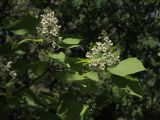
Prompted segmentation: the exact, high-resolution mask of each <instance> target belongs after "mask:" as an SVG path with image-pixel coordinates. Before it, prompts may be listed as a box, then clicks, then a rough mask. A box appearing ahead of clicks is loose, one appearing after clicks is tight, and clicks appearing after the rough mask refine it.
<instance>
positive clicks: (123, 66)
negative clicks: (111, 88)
mask: <svg viewBox="0 0 160 120" xmlns="http://www.w3.org/2000/svg"><path fill="white" fill-rule="evenodd" d="M108 70H109V72H110V73H112V74H115V75H120V76H126V75H130V74H133V73H137V72H140V71H144V70H145V68H144V66H143V64H142V63H141V61H140V60H138V59H137V58H128V59H126V60H123V61H121V62H120V63H119V64H118V65H117V66H116V67H114V68H109V69H108Z"/></svg>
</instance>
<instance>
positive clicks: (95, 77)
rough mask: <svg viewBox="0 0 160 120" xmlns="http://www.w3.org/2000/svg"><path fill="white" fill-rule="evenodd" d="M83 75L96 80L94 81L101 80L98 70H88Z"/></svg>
mask: <svg viewBox="0 0 160 120" xmlns="http://www.w3.org/2000/svg"><path fill="white" fill-rule="evenodd" d="M83 76H84V77H87V78H89V79H91V80H94V81H99V77H98V74H97V72H94V71H91V72H87V73H85V74H84V75H83Z"/></svg>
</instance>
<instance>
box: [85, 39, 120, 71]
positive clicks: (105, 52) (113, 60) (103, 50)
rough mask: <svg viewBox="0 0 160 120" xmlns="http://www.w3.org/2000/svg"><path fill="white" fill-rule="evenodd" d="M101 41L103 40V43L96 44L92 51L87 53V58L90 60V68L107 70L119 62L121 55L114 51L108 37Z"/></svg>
mask: <svg viewBox="0 0 160 120" xmlns="http://www.w3.org/2000/svg"><path fill="white" fill-rule="evenodd" d="M99 39H102V42H96V44H95V46H94V47H93V48H91V51H89V52H87V53H86V57H87V58H89V59H90V63H89V67H90V68H93V69H100V70H105V69H106V67H112V66H114V65H116V64H117V63H118V62H119V55H117V53H118V52H117V51H116V50H115V49H113V43H112V41H111V40H110V39H109V37H108V36H105V37H104V36H102V37H99Z"/></svg>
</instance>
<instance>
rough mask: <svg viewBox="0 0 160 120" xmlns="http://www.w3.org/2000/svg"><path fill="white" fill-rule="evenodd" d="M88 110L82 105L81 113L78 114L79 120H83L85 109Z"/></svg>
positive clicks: (86, 106)
mask: <svg viewBox="0 0 160 120" xmlns="http://www.w3.org/2000/svg"><path fill="white" fill-rule="evenodd" d="M88 108H89V106H88V105H83V108H82V111H81V112H80V120H84V119H83V116H84V114H85V112H86V111H87V109H88Z"/></svg>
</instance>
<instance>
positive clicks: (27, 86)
mask: <svg viewBox="0 0 160 120" xmlns="http://www.w3.org/2000/svg"><path fill="white" fill-rule="evenodd" d="M47 72H48V69H47V70H46V71H44V72H43V73H42V74H41V75H40V76H38V77H36V78H35V79H34V80H32V82H31V83H30V84H29V85H26V86H24V87H22V88H20V89H19V90H17V91H16V92H14V93H13V95H16V94H18V93H19V92H21V91H23V90H24V89H26V88H29V87H30V86H31V85H32V84H33V83H34V82H36V81H37V80H38V79H40V78H41V77H42V76H43V75H45V74H46V73H47Z"/></svg>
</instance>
